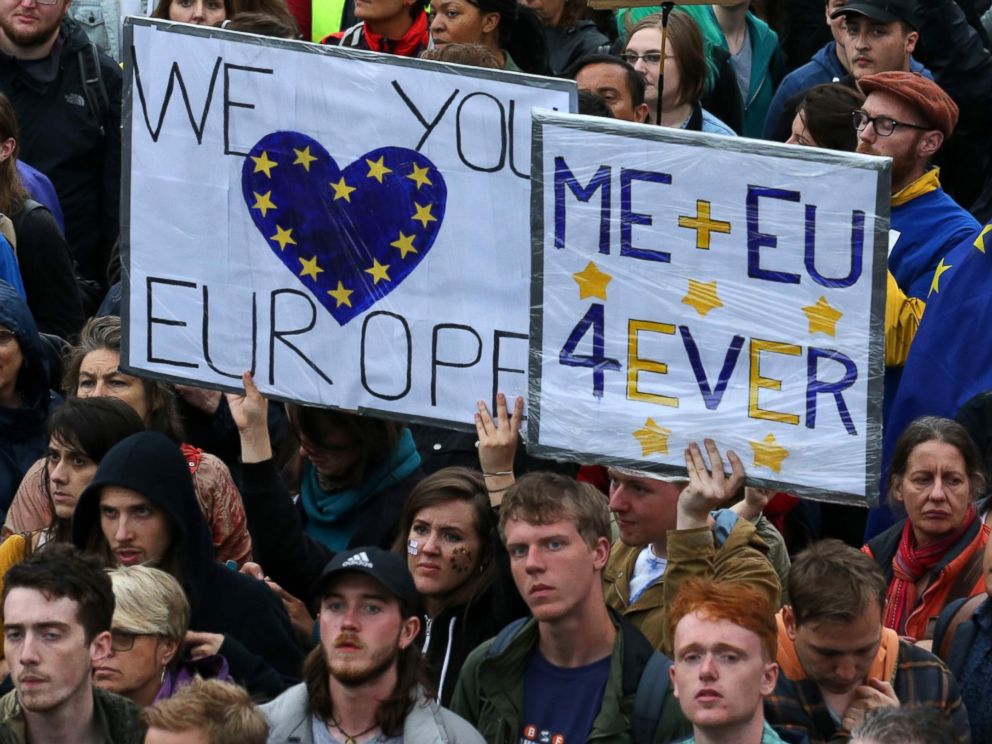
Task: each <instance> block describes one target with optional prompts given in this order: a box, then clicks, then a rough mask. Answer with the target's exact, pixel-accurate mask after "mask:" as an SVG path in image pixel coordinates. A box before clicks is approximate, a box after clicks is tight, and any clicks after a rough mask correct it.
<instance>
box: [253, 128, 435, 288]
mask: <svg viewBox="0 0 992 744" xmlns="http://www.w3.org/2000/svg"><path fill="white" fill-rule="evenodd" d="M292 149H293V156H294V159H293V162H292V163H290V165H298V166H300V167H302V168H303V169H304V170H305V171H306V172H307V173H309V172H310V165H311V164H312V163H314V162H315V161H316V160H318V158H317V156H315V155H314V154H313V153H311V152H310V146H309V145H307V146H306V147H304V148H302V149H296V148H292ZM385 158H386V156H385V155H380V156H379V158H378V159H376V160H372V159H371V158H366V159H365V165H366V166H367V167H368V171H367V172H366V174H365V177H366V178H373V179H375V180H376V181H377V182H378V183H383V182H384V179H385V178H386V177H387V176H389V175H390V174H392V173H393V172H394V171H393V169H392V168H390V167H389V166H387V165H386V163H385ZM251 160H252V161H253V162H254V164H255V165H254V170H253V171H252V172H253V173H263V174H265V177H266V178H272V170H273V169H274V168H277V167H278V166H279V162H278V161H276V160H273V159H272V158H270V157H269V153H268V152H267V151H265V150H263V151H262V153H261V155H252V156H251ZM401 175H403V177H405V178H408V179H410V180H411V181H413V182H414V183H415V184H417V191H419V190H420V188H421V187H422V186H433V185H434V183H433V182H432V181H431V179H430V168H429V167H428V166H419V165H417V164H416V163H411V170H410V172H409V173H404V174H401ZM328 185H329V186H330V188H331V190H332V192H333V197H332V201H338V200H339V199H343V200H344V201H345V202H347V203H349V204H350V203H351V195H352V194H353V193H354V192H355V191H357V189H358V187H357V186H352V185H350V184H348V183H347V181H346V180H345V177H344V175H342V176H341V178H340V179H338V180H337V181H336V182H331V183H330V184H328ZM252 196H253V197H254V199H255V202H254V204H252V206H251V208H252V209H257V210H258V211H259V212H261V214H262V217H266V216H267V215H268V213H269V212H270V211H276V212H278V210H279V207H278V205H277V204H275V203H274V202H273V201H272V191H271V190H269V191H266V192H264V193H259V192H256V191H253V192H252ZM414 210H415V211H414V214H413V215H411V216H410V220H411V222H415V223H420V229H425V230H426V229H427V228H428V226H429V225H430V223H432V222H437V216H436V215H435V214H434V211H433V210H434V204H432V203H430V202H427V203H425V204H421V203H420V201H414ZM416 231H417V228H416V226H414V227H413V228H412V229H410V232H409V234H407V233H406V232H404V231H403V230H400V231H399V235H398V236H397V237H396V240H394V241H392V242H391V243H390V244H389V245H390V247H392V248H395V249H396V250H398V251H399V259H400V260H403V259H405V258H406V257H407V256H408V255H410V254H411V253H419V251H418V249H417V246H416V239H417V232H416ZM269 240H271V241H273V242H274V243H276V244H277V245H278V246H279V250H280V251H285V250H286V246H287V245H296V239H295V238H294V237H293V229H292V228H284V227H282V226H281V225H279V224H278V223H276V233H275V235H272V236H270V237H269ZM297 260H298V261H299V262H300V271H299V274H298V275H299V276H300V277H306V278H308V279H312V280H314V281H316V280H317V278H318V276H319V275H320V274H321V273H322V272H323V271H324V269H323V268H322V267H321V266H320V265H319V264H318V263H317V256H313V257H311V258H308V259H305V258H303V257H299V258H298V259H297ZM391 266H392V264H390V263H380V262H379V260H378V259H376V258H373V259H372V265H371V266H369V267H368V268H365V269H363V271H364V273H366V274H368V275H369V276H370V277H371V281H372V284H373V285H377V284H379V283H380V282H389V281H392V280H391V279H390V276H389V270H390V267H391ZM354 292H355V290H354V289H349V288H348V287H346V286H345V284H344V282H343V281H341V280H338V285H337V287H335V288H334V289H331V290H328V292H327V294H328V295H330V296H331V297H332V298H334V301H335V302H336V303H337V305H336V307H341V306H342V305H344V306H347V307H351V295H352V294H354Z"/></svg>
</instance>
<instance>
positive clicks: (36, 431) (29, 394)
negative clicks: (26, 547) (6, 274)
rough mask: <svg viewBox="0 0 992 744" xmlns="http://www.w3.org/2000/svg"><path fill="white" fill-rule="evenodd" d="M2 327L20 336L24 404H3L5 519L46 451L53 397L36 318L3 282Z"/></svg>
mask: <svg viewBox="0 0 992 744" xmlns="http://www.w3.org/2000/svg"><path fill="white" fill-rule="evenodd" d="M0 326H3V327H4V328H6V329H7V330H9V331H13V332H14V333H15V334H16V335H17V345H18V347H19V348H20V351H21V359H22V361H21V365H20V369H19V370H18V373H17V391H18V392H19V393H20V396H21V405H20V406H18V407H17V408H4V407H2V406H0V514H2V515H3V519H5V520H6V517H7V509H8V508H9V507H10V502H11V501H12V500H13V499H14V493H15V492H16V491H17V486H18V485H19V484H20V482H21V478H23V477H24V474H25V473H26V472H27V470H28V468H30V467H31V465H33V464H34V462H35V461H36V460H37V459H38V458H39V457H41V455H42V454H43V453H44V451H45V445H46V444H47V442H48V440H47V438H46V436H45V422H46V421H47V419H48V408H49V405H50V404H51V400H52V398H51V396H50V393H49V390H48V360H47V358H46V357H45V352H44V348H43V347H42V341H41V337H40V336H38V328H37V326H35V324H34V318H33V317H31V311H30V310H28V306H27V305H26V304H25V302H24V300H23V299H21V296H20V295H19V294H17V292H16V291H15V290H14V289H13V288H12V287H11V286H10V285H9V284H7V283H6V282H2V281H0Z"/></svg>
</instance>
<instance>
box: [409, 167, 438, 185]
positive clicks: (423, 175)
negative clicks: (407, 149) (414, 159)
mask: <svg viewBox="0 0 992 744" xmlns="http://www.w3.org/2000/svg"><path fill="white" fill-rule="evenodd" d="M428 170H430V169H429V168H428V167H427V166H424V167H423V168H418V167H417V166H416V165H414V166H413V173H411V174H410V175H408V176H407V178H409V179H410V180H411V181H416V182H417V191H420V187H421V186H424V185H425V184H426V185H427V186H433V185H434V184H432V183H431V179H429V178H428V177H427V171H428Z"/></svg>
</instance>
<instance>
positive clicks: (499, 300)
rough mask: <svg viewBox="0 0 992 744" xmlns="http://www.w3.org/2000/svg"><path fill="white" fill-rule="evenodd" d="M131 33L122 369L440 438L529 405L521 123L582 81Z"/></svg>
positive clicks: (557, 105)
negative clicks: (400, 422)
mask: <svg viewBox="0 0 992 744" xmlns="http://www.w3.org/2000/svg"><path fill="white" fill-rule="evenodd" d="M126 30H127V34H128V42H127V48H128V53H127V55H126V58H127V61H128V63H127V64H126V65H125V67H126V69H127V70H128V72H129V73H130V79H129V80H128V81H127V89H126V91H125V93H126V101H127V103H126V109H125V173H126V184H125V205H126V212H125V221H124V224H125V229H124V236H123V256H124V260H125V277H126V278H125V282H126V285H127V286H126V290H127V291H126V293H125V303H124V310H123V312H122V315H123V318H124V324H125V329H126V339H125V344H124V353H123V364H124V366H125V368H126V369H129V370H131V371H135V372H137V373H139V374H142V375H146V376H147V375H151V376H157V377H162V378H165V379H170V380H173V381H183V382H187V383H191V384H198V385H206V386H210V387H215V388H216V387H220V388H239V387H240V376H241V372H242V371H243V370H248V369H250V370H253V371H254V374H255V379H256V381H257V382H258V384H259V387H260V389H261V390H262V391H263V392H264V393H265V394H267V395H269V396H271V397H274V398H277V399H283V400H293V401H298V402H303V403H309V404H316V405H330V406H337V407H342V408H347V409H366V410H374V411H379V412H383V413H385V414H387V415H394V416H397V417H401V418H406V419H419V420H431V421H437V422H449V423H450V422H463V423H466V424H467V423H469V422H471V420H472V414H473V412H474V410H475V402H476V401H477V400H479V399H486V400H488V399H491V398H492V397H493V396H494V395H495V391H496V390H497V389H499V390H503V391H505V392H506V393H507V394H509V395H516V394H524V393H525V391H526V370H527V348H528V347H527V334H528V327H529V300H530V294H529V291H530V290H529V281H530V258H531V252H530V193H531V192H530V185H529V177H530V135H531V114H530V112H531V109H532V108H533V107H535V106H540V107H550V108H554V109H558V110H561V111H571V110H574V108H575V105H576V90H575V86H574V83H572V82H570V81H561V80H550V79H544V78H536V77H533V76H527V75H521V74H512V73H504V72H502V71H492V70H478V69H474V68H467V67H460V66H453V65H443V64H439V63H431V62H424V61H420V60H410V59H404V58H398V57H393V56H390V55H377V54H371V53H367V52H359V51H355V50H341V49H336V48H328V47H320V46H315V45H310V44H304V43H300V42H288V41H278V40H272V39H265V38H262V37H257V36H253V35H248V34H238V33H234V32H225V31H221V30H218V29H204V28H201V27H194V26H186V25H183V24H170V23H166V22H160V21H153V20H149V19H129V20H128V23H127V27H126Z"/></svg>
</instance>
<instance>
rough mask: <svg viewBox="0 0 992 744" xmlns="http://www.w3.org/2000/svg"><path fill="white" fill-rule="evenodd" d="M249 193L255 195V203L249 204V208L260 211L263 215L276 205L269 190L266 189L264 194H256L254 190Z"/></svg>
mask: <svg viewBox="0 0 992 744" xmlns="http://www.w3.org/2000/svg"><path fill="white" fill-rule="evenodd" d="M251 193H252V195H253V196H254V197H255V203H254V204H252V205H251V208H252V209H257V210H259V211H261V213H262V216H263V217H264V216H265V213H266V212H268V211H269V210H270V209H276V205H275V204H273V203H272V192H271V191H266V192H265V193H264V194H256V193H255V192H254V191H252V192H251Z"/></svg>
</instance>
